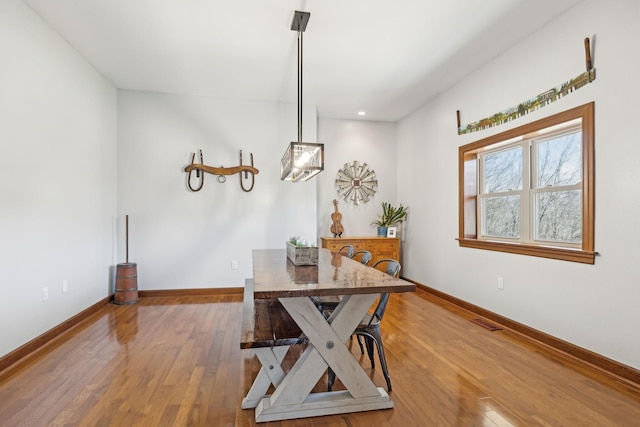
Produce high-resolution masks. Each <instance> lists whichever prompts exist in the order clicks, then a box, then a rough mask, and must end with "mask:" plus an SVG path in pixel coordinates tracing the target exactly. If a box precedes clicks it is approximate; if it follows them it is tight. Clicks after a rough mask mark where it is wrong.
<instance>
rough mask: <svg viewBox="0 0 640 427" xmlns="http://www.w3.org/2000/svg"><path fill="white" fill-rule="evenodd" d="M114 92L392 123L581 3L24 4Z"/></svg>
mask: <svg viewBox="0 0 640 427" xmlns="http://www.w3.org/2000/svg"><path fill="white" fill-rule="evenodd" d="M24 1H25V3H27V4H28V5H29V6H31V7H32V8H33V9H34V10H35V11H36V12H37V13H38V14H39V15H41V16H42V17H43V18H44V19H45V20H46V21H47V22H48V23H49V24H50V25H51V26H52V27H53V28H55V29H56V30H57V31H58V32H59V33H60V34H61V35H62V37H64V38H65V39H66V40H67V41H68V42H69V43H70V44H71V45H72V46H74V47H75V48H76V49H77V50H78V51H79V52H80V53H81V54H82V55H83V56H84V57H85V58H87V60H88V61H89V62H90V63H91V64H93V65H94V66H95V67H96V68H97V69H98V70H100V71H101V72H102V73H103V74H104V75H105V76H106V78H107V79H109V80H110V81H111V82H112V83H113V84H114V85H115V86H116V87H118V88H122V89H138V90H148V91H157V92H169V93H181V94H197V95H207V96H215V97H221V98H233V99H243V100H257V101H269V102H274V101H276V102H290V103H296V100H297V83H296V79H297V36H296V32H295V31H292V30H291V21H292V19H293V15H294V11H295V10H303V11H308V12H310V13H311V17H310V20H309V24H308V26H307V29H306V31H305V32H304V36H303V47H304V55H303V65H304V67H303V69H304V73H303V77H304V78H303V84H304V85H303V95H304V99H303V101H304V104H316V105H317V107H318V114H319V116H320V117H331V118H344V119H351V118H356V117H357V116H356V113H357V111H359V110H365V111H366V112H367V115H366V116H365V118H366V119H367V120H390V121H397V120H399V119H401V118H403V117H404V116H406V115H407V114H409V113H410V112H412V111H413V110H415V109H416V108H418V107H419V106H420V105H421V104H423V103H425V101H427V100H428V99H429V98H431V97H433V96H435V95H437V94H438V93H439V92H441V91H443V90H444V89H446V88H447V87H449V86H450V85H452V84H453V83H455V82H456V81H458V80H460V79H461V78H463V77H464V76H465V75H467V74H469V73H470V72H472V71H473V70H474V69H476V68H478V67H480V66H482V64H484V63H485V62H487V61H489V60H490V59H491V58H493V57H495V56H496V55H498V54H499V53H500V52H502V51H503V50H505V49H506V48H508V47H509V46H511V45H512V44H514V43H516V42H517V41H518V40H519V39H521V38H522V37H524V36H526V35H528V34H530V33H532V32H534V31H536V30H537V29H539V28H540V27H541V26H542V25H544V24H545V23H547V22H549V21H550V20H552V19H553V18H554V17H555V16H557V15H559V14H561V13H563V12H564V11H566V10H567V9H568V8H570V7H571V6H573V5H575V4H576V3H578V2H579V1H581V0H535V1H533V0H439V1H436V0H393V1H392V0H55V1H52V0H24Z"/></svg>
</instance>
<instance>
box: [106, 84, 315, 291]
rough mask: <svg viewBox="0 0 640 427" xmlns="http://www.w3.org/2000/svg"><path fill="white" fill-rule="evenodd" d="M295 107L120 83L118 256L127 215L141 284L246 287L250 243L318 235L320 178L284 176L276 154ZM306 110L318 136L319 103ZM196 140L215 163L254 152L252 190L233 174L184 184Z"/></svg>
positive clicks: (310, 137) (293, 122)
mask: <svg viewBox="0 0 640 427" xmlns="http://www.w3.org/2000/svg"><path fill="white" fill-rule="evenodd" d="M296 108H297V107H296V105H291V104H270V103H261V102H244V101H232V100H220V99H214V98H209V97H198V96H181V95H168V94H158V93H149V92H136V91H126V90H120V91H119V92H118V129H119V130H118V172H119V173H118V213H119V215H118V218H119V233H118V234H119V242H120V245H119V260H118V262H124V261H125V250H124V246H123V240H124V227H123V222H124V215H126V214H128V215H129V261H130V262H135V263H137V273H138V287H139V289H141V290H144V289H154V290H155V289H178V288H182V289H184V288H187V289H188V288H210V287H236V286H244V279H245V278H247V277H252V276H253V273H252V265H251V250H252V249H256V248H281V249H284V248H285V241H286V240H287V239H288V238H289V237H291V236H294V235H298V236H300V237H302V238H305V239H307V240H311V241H316V238H317V237H316V207H317V204H316V181H315V180H310V181H308V182H305V183H295V184H293V183H291V182H287V181H281V180H280V158H281V157H282V155H283V154H284V151H285V148H286V147H287V145H288V144H289V143H290V142H291V141H295V140H296V139H297V109H296ZM304 113H305V117H304V122H303V123H304V124H305V126H304V128H303V131H304V134H303V140H304V141H315V140H316V133H317V132H316V122H317V119H316V112H315V108H311V106H309V107H305V109H304ZM198 149H202V151H203V155H204V163H205V164H206V165H209V166H215V167H218V166H225V167H231V166H237V165H239V164H240V159H239V155H240V150H242V151H243V157H244V163H245V164H248V163H249V154H250V153H253V156H254V166H255V167H256V168H258V169H259V171H260V173H259V174H258V175H256V176H255V187H254V189H253V190H252V191H251V192H249V193H246V192H244V191H242V189H241V188H240V183H239V179H240V178H239V176H238V175H231V176H227V181H226V182H225V183H224V184H220V183H218V182H217V180H216V178H217V177H216V176H214V175H211V174H206V176H205V181H204V187H203V189H202V190H200V191H199V192H195V193H194V192H190V191H189V190H188V188H187V182H186V178H187V174H186V173H184V172H183V169H184V167H185V166H187V165H188V164H189V163H190V161H191V153H194V152H196V151H197V150H198ZM192 179H193V185H194V186H195V185H197V180H196V179H195V174H193V178H192ZM232 261H237V262H238V269H237V270H232V269H231V262H232Z"/></svg>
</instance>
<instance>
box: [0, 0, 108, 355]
mask: <svg viewBox="0 0 640 427" xmlns="http://www.w3.org/2000/svg"><path fill="white" fill-rule="evenodd" d="M0 57H1V58H2V66H0V236H1V237H0V273H1V274H0V295H2V298H0V356H2V355H4V354H6V353H8V352H10V351H12V350H13V349H15V348H17V347H19V346H20V345H22V344H24V343H26V342H28V341H29V340H31V339H33V338H35V337H37V336H38V335H40V334H42V333H43V332H45V331H47V330H49V329H50V328H52V327H53V326H55V325H57V324H59V323H61V322H63V321H64V320H66V319H68V318H70V317H72V316H73V315H75V314H77V313H78V312H80V311H82V310H83V309H85V308H87V307H89V306H90V305H92V304H94V303H96V302H97V301H99V300H100V299H102V298H105V297H106V296H107V295H108V293H109V265H110V264H111V262H112V258H113V255H112V254H113V218H114V215H115V206H116V143H115V141H116V132H117V131H116V90H115V88H114V87H113V86H111V85H110V84H109V83H108V82H107V81H106V80H105V79H104V78H103V77H102V76H101V75H100V74H99V73H98V72H96V70H95V69H93V68H92V67H91V66H90V65H89V64H88V63H87V62H86V61H85V60H84V59H83V58H82V57H80V55H78V54H77V52H76V51H75V50H73V49H72V48H71V47H70V46H69V45H68V44H67V43H66V42H65V41H63V40H62V39H61V38H60V37H59V36H58V34H57V33H56V32H54V31H53V30H52V29H51V28H50V27H49V26H48V25H47V24H46V23H44V22H43V21H42V20H41V19H40V18H39V17H38V16H37V15H36V14H35V13H33V11H32V10H31V9H29V8H28V7H27V6H25V4H24V3H23V2H22V1H19V0H3V1H2V3H1V5H0ZM63 280H66V281H67V283H68V291H67V292H66V293H63V292H62V283H63ZM43 287H48V289H49V300H48V301H47V302H43V301H42V289H43Z"/></svg>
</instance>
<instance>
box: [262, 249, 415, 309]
mask: <svg viewBox="0 0 640 427" xmlns="http://www.w3.org/2000/svg"><path fill="white" fill-rule="evenodd" d="M253 281H254V298H256V299H265V298H280V297H285V298H286V297H300V296H323V295H350V294H370V293H383V292H413V291H415V290H416V286H415V285H414V284H413V283H410V282H407V281H406V280H402V279H399V278H393V277H391V276H389V275H388V274H385V273H383V272H382V271H379V270H376V269H374V268H372V267H368V266H366V265H363V264H361V263H360V262H358V261H354V260H352V259H349V258H347V257H345V256H342V255H340V254H333V253H331V252H330V251H329V250H328V249H323V248H320V249H318V265H317V266H315V265H314V266H295V265H294V264H293V263H292V262H291V261H289V260H288V259H287V253H286V250H284V249H254V250H253Z"/></svg>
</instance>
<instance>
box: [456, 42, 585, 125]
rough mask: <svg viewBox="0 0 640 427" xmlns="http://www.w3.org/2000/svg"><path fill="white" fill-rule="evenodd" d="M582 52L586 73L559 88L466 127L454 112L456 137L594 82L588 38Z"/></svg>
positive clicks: (532, 108)
mask: <svg viewBox="0 0 640 427" xmlns="http://www.w3.org/2000/svg"><path fill="white" fill-rule="evenodd" d="M584 50H585V55H586V65H587V71H585V72H584V73H582V74H580V75H579V76H577V77H575V78H573V79H571V80H569V81H568V82H564V83H562V84H561V85H560V86H557V87H554V88H552V89H549V90H547V91H545V92H542V93H541V94H540V95H538V96H536V97H534V98H531V99H527V100H526V101H523V102H521V103H519V104H518V105H517V106H515V107H511V108H508V109H506V110H503V111H500V112H499V113H496V114H494V115H492V116H489V117H485V118H484V119H481V120H477V121H475V122H473V123H469V124H468V125H466V126H461V125H460V110H458V111H457V112H456V113H457V116H458V135H462V134H465V133H471V132H476V131H479V130H484V129H487V128H491V127H494V126H498V125H501V124H503V123H506V122H510V121H512V120H515V119H517V118H518V117H520V116H524V115H525V114H529V113H530V112H532V111H535V110H537V109H539V108H542V107H545V106H547V105H549V104H550V103H552V102H555V101H557V100H558V99H560V98H563V97H565V96H567V95H569V94H570V93H572V92H573V91H576V90H578V89H580V88H581V87H583V86H585V85H586V84H587V83H591V82H592V81H594V80H595V79H596V69H595V68H593V66H592V64H591V47H590V43H589V38H588V37H587V38H586V39H584Z"/></svg>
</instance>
